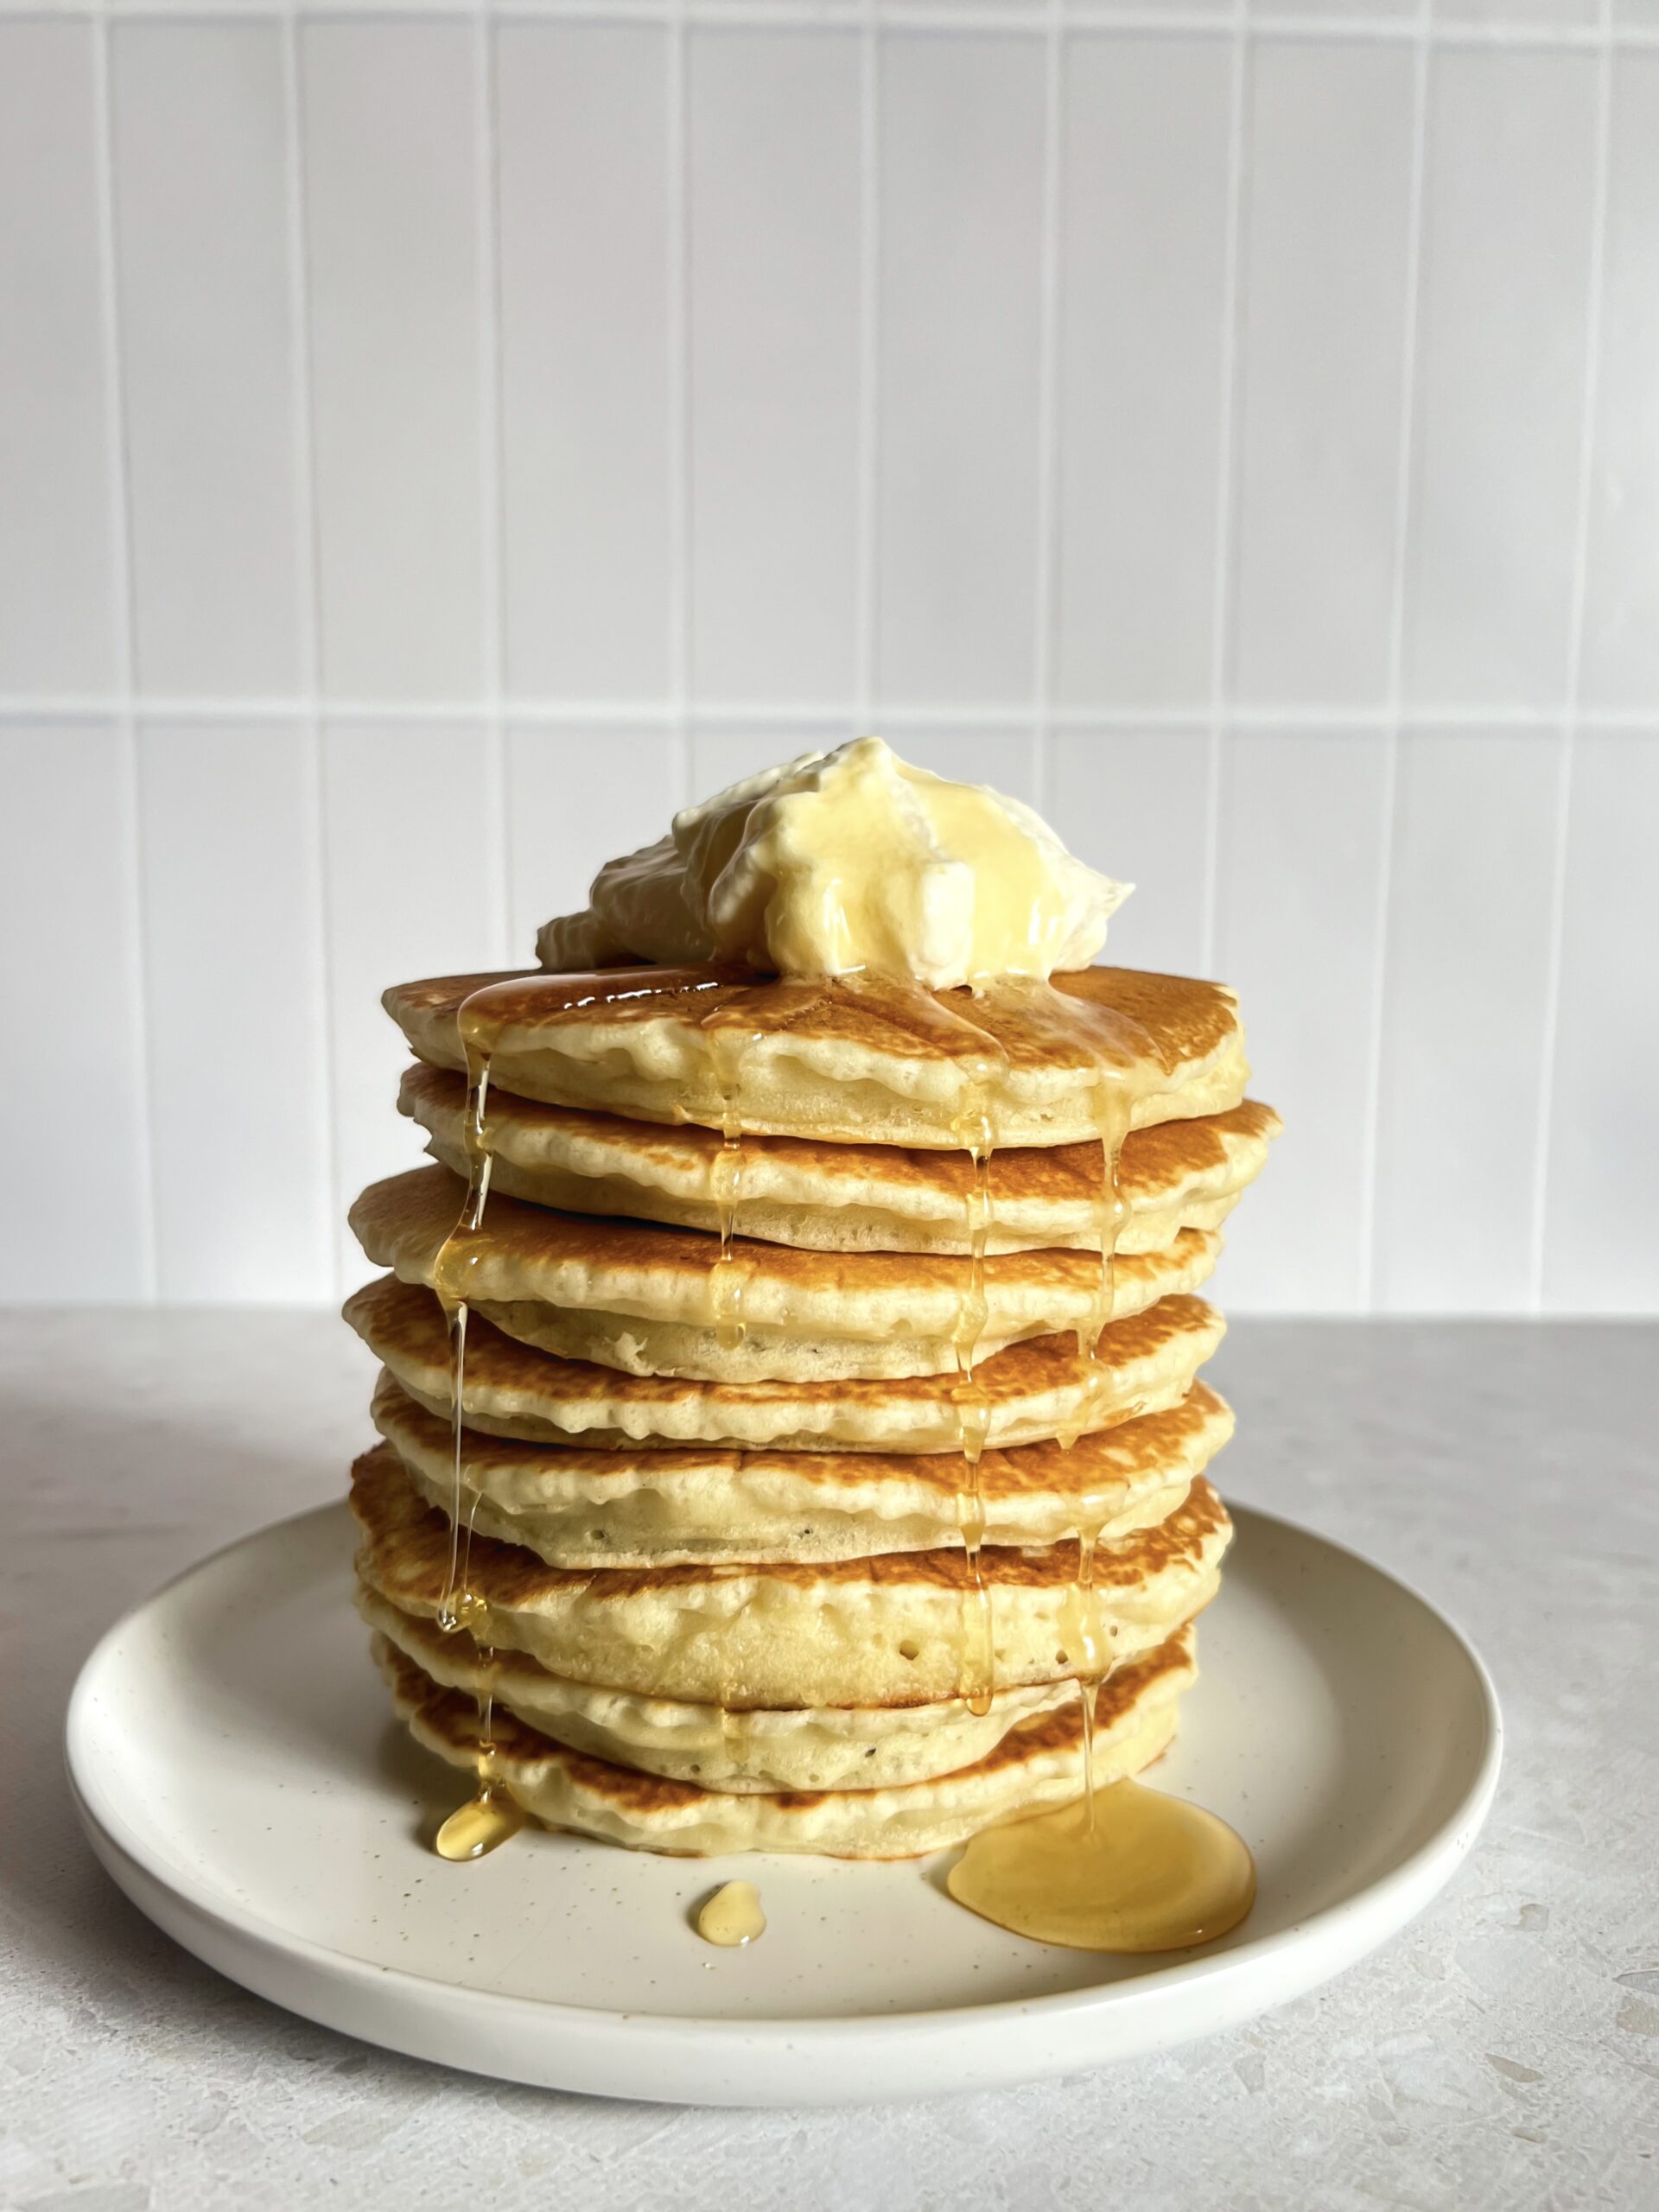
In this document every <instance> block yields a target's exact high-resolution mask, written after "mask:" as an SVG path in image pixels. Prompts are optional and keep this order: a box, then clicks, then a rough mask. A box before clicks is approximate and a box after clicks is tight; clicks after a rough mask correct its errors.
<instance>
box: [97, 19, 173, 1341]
mask: <svg viewBox="0 0 1659 2212" xmlns="http://www.w3.org/2000/svg"><path fill="white" fill-rule="evenodd" d="M91 27H92V103H93V109H94V116H93V131H92V160H93V164H94V168H95V173H96V188H97V194H98V277H99V321H100V322H101V325H102V328H103V368H104V385H105V395H104V434H105V443H106V445H107V447H108V448H109V471H110V518H109V527H110V569H111V575H110V583H111V594H110V595H111V613H112V614H113V618H114V632H115V634H114V645H115V660H116V667H117V671H118V675H119V677H120V681H121V684H122V689H123V693H124V701H125V703H124V705H123V706H120V707H118V708H116V709H115V710H114V713H113V716H112V719H113V720H114V722H115V725H116V741H117V743H118V747H119V762H120V779H121V783H122V786H123V791H122V797H123V803H124V810H125V816H126V830H127V841H126V869H127V874H128V890H129V894H130V900H131V909H130V920H131V927H130V932H129V935H130V942H129V944H128V948H127V971H128V978H129V984H130V991H131V1003H132V1043H133V1056H134V1058H135V1060H136V1062H137V1085H136V1098H135V1107H136V1111H135V1113H134V1116H133V1120H134V1124H135V1126H134V1129H133V1148H134V1151H135V1154H137V1158H136V1160H135V1163H134V1164H135V1166H136V1167H137V1199H138V1206H137V1213H138V1279H139V1283H140V1287H141V1288H142V1292H143V1300H144V1303H145V1304H147V1305H150V1306H154V1305H156V1304H158V1303H159V1301H160V1298H161V1225H160V1222H159V1219H158V1206H157V1198H156V1098H155V1077H154V1065H153V1059H152V1054H151V1045H150V993H149V928H148V925H147V907H146V903H145V899H144V860H145V854H144V829H143V759H142V756H141V753H140V748H139V741H138V717H137V713H136V712H135V711H134V710H133V708H132V705H131V702H132V700H133V699H134V698H136V696H137V690H138V654H137V632H138V620H137V599H136V597H135V579H134V564H133V550H132V486H131V475H130V458H129V454H128V446H127V404H126V363H125V346H124V339H123V333H122V324H121V286H120V279H119V275H118V266H117V264H118V244H117V239H118V232H117V217H116V185H115V122H114V100H113V92H112V86H111V51H110V46H111V35H112V26H111V22H110V16H109V11H108V10H107V8H105V7H103V6H101V5H100V6H99V7H98V8H96V9H95V10H93V11H92V19H91Z"/></svg>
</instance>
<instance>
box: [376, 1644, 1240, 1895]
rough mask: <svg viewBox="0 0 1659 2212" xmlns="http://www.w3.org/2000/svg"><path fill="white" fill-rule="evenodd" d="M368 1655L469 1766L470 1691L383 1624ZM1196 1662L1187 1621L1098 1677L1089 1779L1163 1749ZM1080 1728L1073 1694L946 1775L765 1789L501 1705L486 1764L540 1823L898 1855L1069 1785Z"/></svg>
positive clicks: (430, 1743) (643, 1837)
mask: <svg viewBox="0 0 1659 2212" xmlns="http://www.w3.org/2000/svg"><path fill="white" fill-rule="evenodd" d="M374 1656H375V1661H376V1663H377V1664H378V1667H379V1668H380V1670H381V1672H382V1674H383V1675H385V1679H386V1681H387V1683H388V1685H389V1686H390V1688H391V1694H392V1703H393V1706H394V1707H395V1708H396V1711H397V1715H398V1718H399V1719H401V1720H402V1721H403V1722H404V1725H405V1726H407V1727H408V1728H409V1730H410V1733H411V1734H412V1735H413V1736H414V1737H415V1738H416V1741H417V1742H419V1743H421V1744H423V1745H425V1746H426V1747H427V1749H428V1750H429V1751H435V1752H436V1753H437V1754H438V1756H439V1757H440V1758H443V1759H447V1760H448V1762H449V1764H451V1765H452V1766H456V1767H463V1768H467V1769H468V1770H471V1769H472V1768H473V1766H474V1761H475V1758H476V1753H477V1741H478V1714H477V1709H476V1707H475V1706H474V1702H473V1700H472V1699H471V1698H470V1697H469V1696H467V1695H466V1694H463V1693H461V1692H460V1691H457V1690H454V1689H446V1688H442V1686H441V1685H440V1684H438V1683H436V1682H435V1681H433V1679H432V1677H431V1676H430V1675H428V1674H426V1673H425V1672H424V1671H423V1669H421V1668H420V1667H419V1666H417V1665H416V1663H415V1662H413V1661H412V1660H411V1659H410V1658H409V1657H408V1656H406V1655H405V1654H404V1652H403V1651H401V1650H400V1649H397V1646H396V1645H395V1644H393V1643H391V1642H389V1641H388V1639H387V1638H386V1637H384V1636H377V1637H375V1638H374ZM1195 1674H1196V1668H1195V1666H1194V1662H1193V1656H1192V1631H1191V1630H1185V1629H1184V1630H1180V1631H1179V1633H1178V1634H1176V1635H1175V1636H1173V1637H1171V1638H1170V1639H1169V1640H1168V1641H1167V1642H1166V1643H1163V1644H1161V1645H1160V1646H1159V1647H1158V1648H1157V1649H1155V1650H1153V1651H1150V1652H1148V1653H1147V1655H1146V1656H1145V1657H1143V1658H1141V1659H1139V1660H1136V1661H1134V1662H1131V1663H1130V1664H1129V1665H1128V1666H1125V1667H1122V1668H1119V1669H1116V1671H1115V1672H1114V1673H1113V1674H1112V1675H1109V1677H1108V1678H1107V1680H1106V1681H1104V1682H1103V1683H1102V1685H1101V1687H1100V1689H1099V1691H1098V1693H1097V1694H1096V1701H1095V1732H1094V1748H1093V1758H1094V1776H1095V1782H1096V1787H1097V1788H1103V1787H1105V1786H1106V1785H1107V1784H1108V1783H1113V1782H1119V1781H1122V1779H1123V1778H1124V1777H1126V1776H1128V1775H1131V1774H1138V1773H1139V1772H1141V1770H1142V1769H1143V1768H1145V1767H1147V1766H1148V1765H1149V1764H1151V1763H1152V1761H1153V1760H1154V1759H1155V1758H1158V1757H1159V1756H1160V1753H1161V1752H1163V1751H1165V1750H1166V1749H1167V1748H1168V1745H1169V1743H1170V1741H1171V1738H1173V1735H1174V1732H1175V1723H1176V1708H1177V1700H1179V1696H1180V1694H1181V1693H1182V1692H1183V1691H1184V1690H1185V1689H1186V1688H1188V1687H1189V1686H1190V1685H1191V1683H1192V1681H1193V1679H1194V1677H1195ZM1082 1735H1083V1731H1082V1724H1081V1717H1080V1715H1079V1713H1078V1709H1077V1699H1076V1695H1075V1694H1072V1695H1071V1697H1070V1698H1069V1699H1068V1700H1066V1702H1065V1704H1063V1705H1061V1706H1060V1707H1058V1708H1057V1709H1055V1710H1054V1711H1052V1712H1046V1713H1039V1714H1037V1715H1035V1716H1033V1718H1032V1719H1028V1720H1026V1721H1022V1722H1021V1723H1020V1725H1019V1726H1015V1727H1014V1728H1011V1729H1010V1730H1009V1731H1008V1732H1007V1734H1006V1735H1005V1736H1004V1737H1003V1738H1001V1742H1000V1743H998V1744H997V1745H995V1748H994V1749H992V1750H991V1751H988V1752H987V1753H986V1754H985V1755H984V1756H983V1757H982V1758H980V1759H978V1760H976V1762H975V1763H974V1764H972V1765H969V1766H966V1767H962V1768H959V1769H957V1770H956V1771H954V1772H952V1773H950V1774H947V1775H942V1776H938V1777H933V1778H931V1779H929V1780H926V1781H922V1782H916V1783H909V1784H908V1785H905V1786H901V1787H899V1788H893V1789H842V1790H822V1791H803V1792H796V1793H791V1794H786V1795H785V1794H778V1795H765V1794H760V1793H757V1792H753V1791H750V1792H735V1791H719V1790H714V1789H703V1788H701V1787H699V1786H698V1785H697V1784H696V1783H686V1782H674V1781H669V1780H666V1779H664V1778H663V1777H660V1776H657V1775H649V1774H641V1773H639V1772H636V1771H635V1770H632V1769H631V1768H628V1767H626V1766H618V1765H615V1764H612V1763H611V1762H609V1761H607V1760H603V1759H597V1758H588V1757H586V1756H584V1755H583V1754H582V1753H581V1752H579V1751H569V1750H566V1749H564V1748H563V1747H562V1746H561V1745H558V1744H556V1743H554V1742H553V1741H551V1739H550V1738H548V1737H546V1736H543V1735H542V1734H540V1733H539V1732H537V1731H536V1730H534V1729H531V1728H527V1727H526V1726H524V1723H523V1722H522V1721H520V1720H518V1719H516V1718H515V1717H514V1716H513V1715H512V1713H502V1714H501V1715H500V1717H499V1722H498V1724H497V1727H496V1730H495V1740H496V1751H495V1758H494V1762H493V1766H494V1771H495V1774H496V1775H497V1777H499V1780H500V1781H502V1782H504V1783H505V1785H506V1787H507V1788H508V1789H509V1790H510V1791H511V1792H512V1796H514V1797H515V1798H516V1799H517V1800H518V1803H519V1804H520V1805H522V1806H523V1807H524V1809H525V1811H526V1812H528V1813H530V1814H531V1815H533V1816H534V1817H535V1818H536V1819H537V1820H538V1821H543V1823H544V1824H545V1825H546V1826H547V1827H555V1828H568V1829H571V1830H574V1831H575V1833H576V1834H580V1835H590V1836H598V1837H601V1838H603V1839H604V1840H607V1841H608V1842H612V1843H620V1844H626V1845H627V1846H628V1847H630V1848H632V1849H634V1850H645V1851H663V1852H671V1853H679V1854H682V1855H683V1856H687V1857H695V1858H707V1857H714V1856H717V1855H720V1854H723V1853H728V1852H739V1851H789V1852H815V1853H823V1854H824V1855H826V1856H829V1857H832V1858H845V1859H906V1858H913V1857H916V1856H918V1855H919V1854H920V1853H924V1852H929V1851H938V1850H942V1849H944V1847H946V1846H947V1845H950V1844H955V1843H960V1842H962V1841H963V1839H964V1838H966V1837H968V1836H969V1835H972V1834H974V1833H975V1832H976V1830H977V1829H980V1828H982V1827H989V1826H990V1825H991V1823H992V1822H994V1821H1002V1820H1008V1819H1011V1818H1013V1817H1014V1815H1017V1814H1020V1813H1030V1812H1036V1811H1038V1810H1039V1809H1040V1808H1043V1807H1045V1806H1048V1805H1056V1804H1064V1803H1065V1802H1066V1801H1067V1800H1068V1799H1071V1798H1075V1797H1077V1796H1079V1795H1080V1793H1081V1791H1082V1788H1083V1756H1082Z"/></svg>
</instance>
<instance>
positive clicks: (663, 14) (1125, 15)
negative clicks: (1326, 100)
mask: <svg viewBox="0 0 1659 2212" xmlns="http://www.w3.org/2000/svg"><path fill="white" fill-rule="evenodd" d="M107 4H108V0H0V22H29V21H32V20H46V21H52V22H62V21H65V20H68V21H71V22H73V21H78V20H93V21H95V20H96V19H97V18H98V16H99V15H100V14H101V13H103V12H104V11H105V9H106V7H107ZM479 4H480V0H404V4H397V0H389V4H385V5H375V4H373V0H346V4H340V5H334V4H329V0H310V3H309V4H307V3H306V0H302V3H301V4H299V5H298V6H297V7H296V13H297V14H298V16H300V18H301V19H302V21H304V22H354V23H365V22H444V21H464V20H466V18H467V16H469V15H470V14H472V13H473V12H474V10H475V9H476V7H477V6H478V5H479ZM482 4H483V5H484V6H486V8H487V9H488V11H489V13H490V14H491V15H492V16H493V17H494V18H495V19H497V20H499V21H519V22H617V23H647V24H651V23H655V24H666V25H672V24H673V23H674V22H676V21H677V20H681V19H682V16H681V11H680V5H679V0H482ZM121 12H122V15H123V16H124V17H125V18H128V19H130V20H134V21H139V22H169V21H174V22H214V21H222V22H250V21H258V20H261V19H264V20H277V19H280V17H281V16H282V15H283V13H284V7H283V0H256V4H251V5H248V6H242V5H239V4H238V0H124V6H123V8H122V11H121ZM1066 20H1067V22H1068V25H1069V27H1070V29H1071V30H1073V31H1077V32H1084V33H1086V34H1089V35H1104V36H1116V37H1124V38H1139V37H1146V36H1156V37H1165V38H1176V39H1192V40H1213V41H1223V40H1227V39H1230V38H1232V37H1234V36H1236V32H1237V26H1236V21H1235V18H1234V16H1233V14H1232V13H1231V12H1230V11H1229V10H1216V9H1205V8H1172V9H1170V10H1166V11H1164V10H1157V9H1154V8H1148V7H1138V8H1122V9H1120V8H1115V7H1110V6H1105V5H1089V4H1079V0H1071V6H1070V8H1069V10H1068V12H1067V17H1066ZM696 21H697V22H698V23H699V25H707V26H709V28H711V29H759V30H776V31H779V32H782V33H788V32H790V31H792V30H803V31H812V30H823V29H856V28H857V27H858V25H859V23H860V22H861V16H860V15H859V14H858V12H857V11H856V9H855V6H854V5H853V4H852V0H703V4H701V5H699V6H698V7H697V8H696ZM874 21H875V22H878V23H879V24H880V26H881V27H882V28H886V29H895V30H903V31H906V32H912V31H913V32H920V33H923V34H925V35H926V34H935V35H943V36H951V35H961V34H964V33H965V34H968V35H982V34H984V33H987V32H994V33H997V34H1004V33H1012V34H1015V35H1024V36H1027V37H1040V36H1043V35H1045V31H1046V21H1045V13H1044V11H1042V10H1038V9H1034V8H1033V7H1032V6H1030V5H1028V4H1010V3H1008V0H1005V3H1004V4H996V0H987V4H978V3H977V0H972V3H971V4H956V5H944V4H941V5H932V4H924V3H923V0H886V4H882V5H880V6H879V7H878V8H877V9H876V10H875V11H874ZM1243 28H1244V35H1245V36H1246V38H1247V39H1249V40H1258V39H1265V40H1276V39H1285V40H1317V41H1324V42H1328V43H1332V44H1344V45H1355V44H1383V45H1408V44H1410V45H1414V44H1416V43H1418V42H1419V41H1421V39H1422V38H1424V37H1425V36H1426V37H1427V40H1428V41H1429V43H1430V44H1431V45H1433V46H1435V47H1447V48H1462V49H1465V50H1466V49H1475V50H1480V49H1491V48H1500V49H1502V48H1511V49H1515V50H1517V51H1528V52H1562V53H1573V52H1579V53H1582V52H1594V51H1598V50H1601V49H1603V48H1607V47H1611V48H1615V49H1628V50H1630V51H1634V52H1643V51H1646V52H1651V51H1653V50H1654V49H1655V48H1659V26H1655V25H1651V24H1645V23H1626V22H1606V21H1602V22H1598V23H1596V24H1585V23H1567V22H1561V23H1540V22H1525V21H1522V20H1518V19H1511V20H1501V21H1497V22H1441V21H1431V22H1430V23H1429V24H1428V26H1427V29H1426V30H1424V29H1420V28H1419V25H1418V23H1417V20H1416V18H1415V16H1413V15H1409V14H1408V15H1401V16H1336V15H1329V14H1322V13H1317V12H1306V11H1298V10H1276V11H1273V12H1269V13H1264V14H1259V15H1252V16H1249V19H1248V20H1247V22H1245V24H1244V27H1243Z"/></svg>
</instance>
